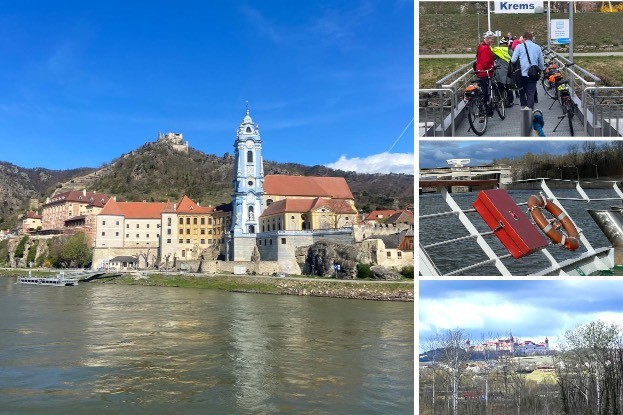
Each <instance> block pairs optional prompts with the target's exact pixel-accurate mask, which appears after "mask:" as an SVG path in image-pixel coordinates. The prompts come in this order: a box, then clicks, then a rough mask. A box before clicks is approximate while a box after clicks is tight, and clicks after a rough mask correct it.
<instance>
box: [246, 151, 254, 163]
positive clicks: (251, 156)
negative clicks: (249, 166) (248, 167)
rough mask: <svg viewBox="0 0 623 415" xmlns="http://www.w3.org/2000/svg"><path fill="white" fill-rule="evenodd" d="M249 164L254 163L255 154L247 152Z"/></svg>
mask: <svg viewBox="0 0 623 415" xmlns="http://www.w3.org/2000/svg"><path fill="white" fill-rule="evenodd" d="M247 163H253V152H252V151H250V150H249V151H247Z"/></svg>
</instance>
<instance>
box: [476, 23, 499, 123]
mask: <svg viewBox="0 0 623 415" xmlns="http://www.w3.org/2000/svg"><path fill="white" fill-rule="evenodd" d="M494 36H495V34H494V33H493V32H492V31H490V30H488V31H486V32H485V33H484V34H483V35H482V43H480V44H479V45H478V49H476V76H477V77H478V80H479V83H480V89H481V90H482V92H483V93H484V99H485V102H486V103H487V105H488V102H489V77H490V76H493V74H494V71H495V67H494V65H495V60H494V59H495V58H494V56H493V52H492V51H491V44H492V43H493V37H494ZM478 71H482V72H478ZM487 114H488V115H493V108H490V107H489V106H487Z"/></svg>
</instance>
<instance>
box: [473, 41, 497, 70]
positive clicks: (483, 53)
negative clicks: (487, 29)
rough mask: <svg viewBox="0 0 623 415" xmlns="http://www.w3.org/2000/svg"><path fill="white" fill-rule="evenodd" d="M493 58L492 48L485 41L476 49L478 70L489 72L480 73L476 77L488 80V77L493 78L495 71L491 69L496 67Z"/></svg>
mask: <svg viewBox="0 0 623 415" xmlns="http://www.w3.org/2000/svg"><path fill="white" fill-rule="evenodd" d="M493 59H494V57H493V52H492V51H491V47H490V46H489V45H487V44H486V43H485V42H484V40H483V41H482V43H481V44H480V45H478V49H476V70H477V71H484V70H488V72H478V73H476V76H477V77H478V78H486V77H487V75H491V76H493V73H494V72H495V69H491V68H492V67H493V65H495V62H494V60H493Z"/></svg>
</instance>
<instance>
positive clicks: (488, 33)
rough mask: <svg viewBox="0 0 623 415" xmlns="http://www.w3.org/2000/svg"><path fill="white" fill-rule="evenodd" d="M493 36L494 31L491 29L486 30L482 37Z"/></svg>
mask: <svg viewBox="0 0 623 415" xmlns="http://www.w3.org/2000/svg"><path fill="white" fill-rule="evenodd" d="M493 36H495V33H493V32H492V31H491V30H487V31H486V32H485V33H484V34H483V35H482V38H483V39H484V38H487V37H493Z"/></svg>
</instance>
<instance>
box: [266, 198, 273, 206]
mask: <svg viewBox="0 0 623 415" xmlns="http://www.w3.org/2000/svg"><path fill="white" fill-rule="evenodd" d="M271 203H273V199H266V206H267V207H268V206H270V205H271Z"/></svg>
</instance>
